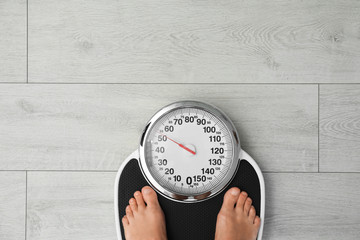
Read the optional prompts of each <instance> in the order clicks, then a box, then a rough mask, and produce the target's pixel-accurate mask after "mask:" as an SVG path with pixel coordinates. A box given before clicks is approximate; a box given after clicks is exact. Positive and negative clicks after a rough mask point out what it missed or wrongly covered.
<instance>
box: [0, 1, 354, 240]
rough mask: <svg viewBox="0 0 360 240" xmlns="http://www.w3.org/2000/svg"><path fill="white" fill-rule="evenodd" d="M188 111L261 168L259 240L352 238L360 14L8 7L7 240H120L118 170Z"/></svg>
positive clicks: (91, 5) (323, 8) (0, 198)
mask: <svg viewBox="0 0 360 240" xmlns="http://www.w3.org/2000/svg"><path fill="white" fill-rule="evenodd" d="M183 99H195V100H201V101H206V102H209V103H212V104H214V105H216V106H218V107H219V108H221V109H222V110H224V111H225V112H226V113H227V114H228V115H229V116H230V118H231V119H232V120H233V121H234V122H235V125H236V127H237V129H238V131H239V133H240V137H241V143H242V147H243V149H245V150H246V151H248V152H249V153H250V154H251V155H252V156H253V157H254V158H255V160H256V161H257V162H258V163H259V165H260V167H261V168H262V170H263V172H264V175H265V182H266V187H267V189H266V194H267V195H266V199H267V200H266V206H267V212H266V218H265V230H264V239H357V238H359V236H360V187H359V184H360V2H359V1H357V0H349V1H338V0H315V1H313V0H311V1H310V0H305V1H294V2H292V1H284V0H279V1H249V0H248V1H232V0H225V1H189V0H185V1H175V0H170V1H160V0H154V1H147V0H131V1H118V0H106V1H76V0H69V1H55V0H47V1H41V0H28V1H26V0H0V239H4V240H12V239H14V240H19V239H27V240H48V239H53V240H64V239H65V240H67V239H76V240H95V239H96V240H100V239H101V240H115V239H116V232H115V226H114V215H113V183H114V178H115V174H116V171H117V169H118V167H119V166H120V164H121V163H122V161H123V160H124V158H125V157H126V156H127V155H128V154H130V153H131V152H132V151H133V150H135V149H136V148H137V146H138V143H139V138H140V134H141V132H142V130H143V128H144V124H145V123H146V122H147V120H148V119H149V118H150V117H151V116H152V114H154V113H155V112H156V111H157V110H158V109H159V108H161V107H162V106H164V105H166V104H169V103H171V102H173V101H177V100H183Z"/></svg>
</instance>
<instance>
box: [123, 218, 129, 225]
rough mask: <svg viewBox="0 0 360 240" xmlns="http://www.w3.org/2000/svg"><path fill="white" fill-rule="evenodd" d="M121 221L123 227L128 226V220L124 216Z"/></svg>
mask: <svg viewBox="0 0 360 240" xmlns="http://www.w3.org/2000/svg"><path fill="white" fill-rule="evenodd" d="M121 221H122V223H123V225H124V226H127V225H129V220H128V218H127V217H126V216H124V217H123V218H122V220H121Z"/></svg>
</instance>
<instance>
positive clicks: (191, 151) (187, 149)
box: [161, 134, 196, 155]
mask: <svg viewBox="0 0 360 240" xmlns="http://www.w3.org/2000/svg"><path fill="white" fill-rule="evenodd" d="M161 135H163V136H166V135H164V134H161ZM166 137H167V138H168V139H169V140H170V141H173V142H174V143H176V144H177V145H179V147H181V148H183V149H185V150H186V151H188V152H190V153H192V154H194V155H195V154H196V152H194V151H193V150H191V149H190V148H187V147H185V146H184V145H182V144H180V143H178V142H176V141H174V140H172V139H171V138H169V137H168V136H166Z"/></svg>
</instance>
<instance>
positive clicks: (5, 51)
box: [0, 0, 27, 82]
mask: <svg viewBox="0 0 360 240" xmlns="http://www.w3.org/2000/svg"><path fill="white" fill-rule="evenodd" d="M26 2H27V1H25V0H16V1H14V0H2V1H1V2H0V82H26Z"/></svg>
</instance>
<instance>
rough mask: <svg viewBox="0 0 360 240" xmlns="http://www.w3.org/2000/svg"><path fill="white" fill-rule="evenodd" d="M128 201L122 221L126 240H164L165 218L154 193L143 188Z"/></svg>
mask: <svg viewBox="0 0 360 240" xmlns="http://www.w3.org/2000/svg"><path fill="white" fill-rule="evenodd" d="M134 197H135V198H131V199H130V200H129V205H128V206H127V207H126V209H125V211H126V215H125V216H124V217H123V219H122V223H123V226H124V230H125V238H126V239H127V240H166V239H167V236H166V226H165V216H164V213H163V211H162V209H161V207H160V204H159V201H158V199H157V195H156V193H155V191H154V190H153V189H152V188H151V187H149V186H146V187H143V188H142V190H141V192H139V191H136V192H135V193H134Z"/></svg>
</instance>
